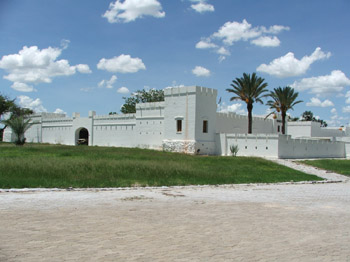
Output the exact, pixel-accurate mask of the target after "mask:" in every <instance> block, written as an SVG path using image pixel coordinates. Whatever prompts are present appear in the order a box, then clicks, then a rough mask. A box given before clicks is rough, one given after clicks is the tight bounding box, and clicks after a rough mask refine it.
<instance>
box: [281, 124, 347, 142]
mask: <svg viewBox="0 0 350 262" xmlns="http://www.w3.org/2000/svg"><path fill="white" fill-rule="evenodd" d="M287 134H288V135H291V136H292V137H295V138H297V137H342V136H345V135H346V132H344V131H342V130H339V129H338V128H333V127H321V124H320V123H318V122H312V121H296V122H288V133H287Z"/></svg>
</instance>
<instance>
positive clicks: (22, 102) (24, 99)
mask: <svg viewBox="0 0 350 262" xmlns="http://www.w3.org/2000/svg"><path fill="white" fill-rule="evenodd" d="M17 99H18V104H19V106H20V107H24V108H29V109H32V110H33V111H34V112H47V110H46V108H45V107H44V106H43V103H42V101H41V100H40V98H37V99H32V98H30V97H29V96H23V95H22V96H18V97H17Z"/></svg>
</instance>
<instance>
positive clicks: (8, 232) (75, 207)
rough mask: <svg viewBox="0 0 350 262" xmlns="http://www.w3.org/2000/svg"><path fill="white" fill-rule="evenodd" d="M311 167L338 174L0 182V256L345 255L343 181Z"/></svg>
mask: <svg viewBox="0 0 350 262" xmlns="http://www.w3.org/2000/svg"><path fill="white" fill-rule="evenodd" d="M289 164H291V163H289ZM300 168H305V167H300V166H299V169H300ZM312 172H318V173H319V174H320V175H321V176H324V177H328V178H329V179H330V180H333V181H339V180H341V181H342V182H338V183H325V184H321V183H314V184H312V183H307V184H269V185H227V186H204V187H195V186H193V187H171V188H167V187H164V188H139V189H108V190H103V189H90V190H80V191H76V190H70V191H68V190H56V191H55V190H12V191H10V192H9V191H6V190H0V261H29V262H30V261H350V182H349V180H348V179H347V178H345V177H343V176H338V175H336V174H332V173H326V172H324V171H319V170H313V171H312Z"/></svg>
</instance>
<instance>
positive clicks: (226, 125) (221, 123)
mask: <svg viewBox="0 0 350 262" xmlns="http://www.w3.org/2000/svg"><path fill="white" fill-rule="evenodd" d="M277 121H278V120H272V119H269V118H268V119H264V118H263V117H253V124H252V126H253V134H275V133H278V126H280V128H279V130H280V132H281V131H282V124H281V123H279V122H277ZM216 132H217V133H238V134H245V133H247V132H248V116H245V115H238V114H236V113H232V112H227V113H220V112H218V113H216Z"/></svg>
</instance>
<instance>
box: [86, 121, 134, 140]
mask: <svg viewBox="0 0 350 262" xmlns="http://www.w3.org/2000/svg"><path fill="white" fill-rule="evenodd" d="M135 125H136V121H135V114H125V115H106V116H95V117H94V118H93V128H92V143H91V145H97V146H120V147H135V146H136V143H135V129H136V128H135Z"/></svg>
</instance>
